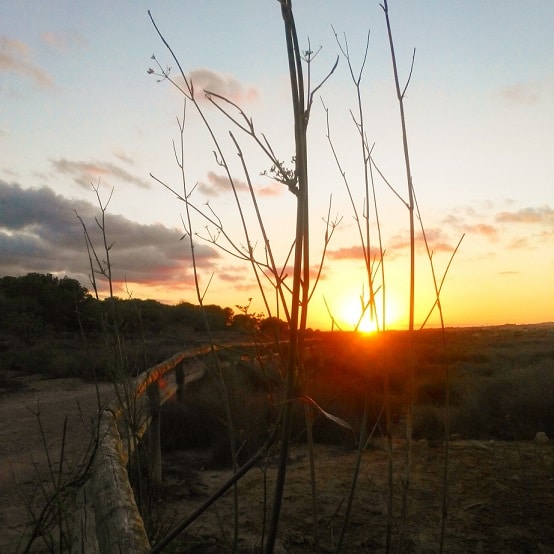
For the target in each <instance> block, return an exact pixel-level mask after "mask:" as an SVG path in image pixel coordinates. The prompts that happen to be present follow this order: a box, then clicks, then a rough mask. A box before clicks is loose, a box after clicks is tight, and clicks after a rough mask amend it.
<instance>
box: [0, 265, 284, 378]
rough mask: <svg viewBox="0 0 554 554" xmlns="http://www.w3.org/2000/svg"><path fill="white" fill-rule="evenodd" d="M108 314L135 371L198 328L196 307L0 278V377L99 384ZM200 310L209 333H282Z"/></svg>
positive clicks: (67, 283) (242, 314)
mask: <svg viewBox="0 0 554 554" xmlns="http://www.w3.org/2000/svg"><path fill="white" fill-rule="evenodd" d="M113 310H115V311H116V312H117V317H118V322H119V332H120V333H121V334H122V336H123V338H124V339H125V342H126V348H127V350H128V352H129V356H130V357H132V358H133V364H132V365H133V366H134V367H133V368H132V369H133V370H134V371H136V372H138V371H142V370H144V369H146V368H147V367H149V365H152V364H154V363H157V362H159V361H162V360H163V359H164V358H165V357H168V356H169V355H172V354H174V353H175V352H176V351H177V350H179V349H180V348H182V347H183V346H184V345H185V344H188V345H190V342H191V341H194V340H196V339H197V338H198V337H197V333H201V332H203V331H204V329H205V327H204V325H205V323H204V316H203V314H202V312H201V310H200V308H199V307H198V306H197V305H194V304H191V303H189V302H181V303H179V304H177V305H174V306H170V305H166V304H162V303H161V302H158V301H156V300H139V299H135V298H128V299H121V298H113V299H109V298H107V299H104V300H98V299H96V298H95V297H94V296H93V295H92V294H90V293H89V291H88V290H87V289H86V288H85V287H83V286H82V285H81V284H80V283H79V282H78V281H77V280H75V279H70V278H69V277H63V278H58V277H56V276H54V275H51V274H41V273H28V274H27V275H24V276H22V277H10V276H6V277H2V278H0V349H1V351H2V356H1V357H0V374H2V373H3V370H16V371H25V372H37V373H43V374H45V375H50V376H53V377H62V376H78V377H83V378H87V379H93V378H104V377H105V376H106V375H105V372H106V368H107V367H108V365H109V361H108V360H107V357H106V356H107V352H106V345H105V341H106V336H107V335H109V333H106V332H105V331H106V329H105V325H106V317H105V314H107V313H112V312H113ZM204 310H205V317H206V319H207V322H208V324H209V326H210V329H211V330H212V332H215V333H225V334H229V335H231V334H235V335H236V334H237V333H238V334H241V335H244V334H247V335H250V334H251V333H265V334H267V335H268V336H272V335H273V336H274V335H275V333H277V334H278V335H279V336H282V337H285V336H286V333H287V332H288V329H287V324H286V323H285V322H283V321H280V320H278V319H276V318H264V317H263V315H261V314H250V313H248V310H247V309H246V308H245V307H243V308H240V307H239V309H238V313H235V312H234V310H233V309H232V308H229V307H224V308H222V307H220V306H216V305H206V306H204ZM1 379H3V380H4V381H5V380H6V377H5V375H4V376H3V377H0V380H1ZM1 384H2V383H1V381H0V385H1Z"/></svg>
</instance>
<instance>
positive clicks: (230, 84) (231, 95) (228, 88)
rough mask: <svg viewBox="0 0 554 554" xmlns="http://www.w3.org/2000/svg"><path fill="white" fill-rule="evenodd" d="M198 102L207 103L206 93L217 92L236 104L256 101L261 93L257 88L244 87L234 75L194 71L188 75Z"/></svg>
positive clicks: (208, 70)
mask: <svg viewBox="0 0 554 554" xmlns="http://www.w3.org/2000/svg"><path fill="white" fill-rule="evenodd" d="M188 78H189V80H190V82H191V83H192V86H193V88H194V95H195V98H196V99H197V100H198V102H206V101H207V100H206V98H205V94H206V91H209V92H215V93H216V94H219V95H221V96H224V97H225V98H228V99H229V100H231V101H233V102H235V103H236V104H244V103H251V102H254V101H256V100H257V99H258V98H259V96H260V93H259V91H258V89H256V88H255V87H247V86H244V85H243V84H242V83H241V82H240V81H239V80H238V79H237V78H236V77H234V76H233V75H227V74H225V73H219V72H216V71H212V70H210V69H194V70H193V71H191V72H190V74H189V75H188Z"/></svg>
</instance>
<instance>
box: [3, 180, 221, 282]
mask: <svg viewBox="0 0 554 554" xmlns="http://www.w3.org/2000/svg"><path fill="white" fill-rule="evenodd" d="M76 213H78V214H79V215H80V216H81V217H82V219H83V221H84V222H85V223H86V224H87V228H88V231H89V233H90V235H91V238H92V240H93V242H94V243H95V244H96V245H100V244H101V238H102V237H101V235H100V231H99V229H98V226H97V225H96V224H95V221H94V218H95V217H97V215H98V207H97V206H94V205H93V204H92V203H89V202H85V201H78V200H69V199H67V198H64V197H62V196H60V195H57V194H56V193H55V192H54V191H53V190H51V189H50V188H47V187H43V188H40V189H24V188H22V187H21V186H20V185H17V184H11V185H10V184H8V183H6V182H4V181H2V180H0V257H1V259H2V271H3V274H5V275H23V274H25V273H28V272H31V271H37V272H42V273H43V272H50V273H54V274H60V273H61V274H67V275H70V276H72V277H74V278H77V279H79V281H81V282H82V283H83V284H85V286H86V284H87V279H88V274H89V267H88V258H87V253H86V248H85V242H84V237H83V229H82V226H81V224H80V222H79V220H78V219H77V216H76ZM106 227H107V233H108V239H109V240H110V242H113V248H112V251H111V255H112V260H113V271H114V276H115V281H116V282H119V283H123V282H124V281H127V282H131V283H141V284H148V285H157V284H158V285H159V284H162V283H165V285H166V286H169V287H171V286H172V285H173V284H175V286H176V287H180V286H181V285H183V284H186V283H188V284H192V283H193V274H192V262H191V255H190V245H189V243H188V242H187V241H181V240H180V239H181V237H182V232H181V231H180V230H178V229H170V228H167V227H164V226H163V225H159V224H157V225H143V224H140V223H137V222H134V221H131V220H129V219H127V218H125V217H123V216H121V215H113V214H110V213H108V214H107V216H106ZM195 255H196V263H197V264H198V266H199V267H200V268H203V269H209V270H212V269H213V267H214V263H215V261H216V260H217V259H218V258H219V254H218V253H217V252H216V251H215V250H214V249H212V248H211V247H210V246H208V245H201V244H200V245H197V246H196V247H195Z"/></svg>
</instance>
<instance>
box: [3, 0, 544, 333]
mask: <svg viewBox="0 0 554 554" xmlns="http://www.w3.org/2000/svg"><path fill="white" fill-rule="evenodd" d="M293 8H294V10H295V17H296V25H297V29H298V34H299V40H300V43H301V46H302V48H303V49H307V48H308V45H310V46H311V49H312V50H313V51H318V54H317V56H316V58H315V60H314V61H313V63H312V66H311V76H312V88H313V87H314V86H316V85H317V84H318V83H319V81H320V80H321V79H322V78H323V77H324V76H325V75H326V74H327V73H328V72H329V70H330V69H331V67H332V65H333V63H334V60H335V58H336V56H337V55H340V51H339V48H338V45H337V42H336V40H335V35H334V32H333V28H334V29H335V31H336V32H337V33H338V35H339V37H340V39H341V40H343V39H344V36H346V37H347V40H348V46H349V51H350V54H351V59H352V62H353V65H354V69H355V71H358V70H359V66H360V62H361V60H362V57H363V52H364V48H365V41H366V36H367V34H368V32H370V43H369V51H368V58H367V63H366V67H365V71H364V73H363V77H362V81H361V93H362V98H363V108H364V114H365V120H364V123H365V129H366V134H367V139H368V142H369V143H370V144H371V145H373V144H374V149H373V155H374V159H375V162H376V164H377V165H378V167H379V169H380V170H381V171H382V173H383V175H384V176H385V177H386V179H387V180H388V182H389V183H390V184H391V185H392V186H393V187H394V188H395V190H396V191H397V193H398V195H399V196H400V197H401V198H402V199H406V198H407V184H406V176H405V169H404V160H403V154H402V142H401V132H400V122H399V115H398V104H397V102H396V97H395V90H394V82H393V74H392V67H391V61H390V56H389V51H388V43H387V37H386V26H385V19H384V15H383V11H382V9H381V8H380V7H379V3H378V1H377V0H375V1H373V0H371V1H370V0H363V1H362V0H345V1H343V2H340V3H339V2H332V1H329V0H296V2H293ZM148 9H150V10H151V11H152V14H153V16H154V18H155V20H156V22H157V24H158V26H159V27H160V29H161V31H162V32H163V33H164V35H165V37H166V39H167V40H168V42H169V43H170V44H171V46H172V48H173V49H174V51H175V53H176V54H177V56H178V57H179V60H180V63H181V65H182V67H183V69H184V71H185V72H186V73H187V75H188V76H189V77H190V78H191V79H192V82H193V83H194V86H195V90H196V92H197V97H198V98H200V105H201V107H202V109H203V110H204V114H205V115H206V117H207V118H208V120H209V121H210V124H211V125H213V129H214V130H215V132H216V134H217V135H218V136H219V137H220V140H221V145H222V148H223V150H224V153H225V156H226V159H227V160H228V163H229V165H230V168H231V172H232V175H233V177H234V178H235V179H236V182H237V183H238V185H239V187H238V188H239V189H240V190H239V195H240V198H241V200H242V202H243V206H244V207H245V210H246V214H247V215H246V217H247V221H248V223H249V226H250V231H251V242H252V244H253V245H255V248H256V250H255V253H256V255H258V257H259V258H260V259H264V248H263V241H262V237H261V233H260V231H259V229H258V228H257V227H256V226H255V225H254V220H253V218H252V207H251V204H250V203H249V195H248V193H247V192H246V191H244V190H242V189H244V188H246V187H245V182H246V177H245V174H244V172H243V170H242V168H241V166H240V163H239V159H238V157H237V155H236V149H235V148H234V147H233V144H232V142H231V140H230V137H229V134H228V131H230V130H232V131H233V132H234V134H235V135H236V137H237V139H238V141H239V143H240V145H241V148H242V149H243V151H244V155H245V160H246V162H247V164H248V167H249V171H250V177H251V179H252V182H253V186H254V188H255V190H256V194H257V198H258V200H259V205H260V210H261V212H262V215H263V217H264V219H265V221H266V224H267V230H268V234H269V240H270V244H271V246H272V248H273V250H274V253H275V256H276V260H277V264H278V265H280V266H285V265H289V263H287V261H286V256H287V253H288V251H289V249H290V247H291V243H292V240H293V237H294V231H295V228H294V216H295V197H294V196H293V195H292V194H291V193H290V192H289V191H288V189H287V188H286V187H285V186H284V185H282V184H279V183H277V182H275V181H274V180H272V179H271V178H270V177H267V176H262V175H261V173H262V172H263V171H264V170H269V169H270V163H269V162H268V160H267V159H266V158H264V157H263V156H261V155H260V153H259V150H257V149H256V148H255V146H254V144H253V142H252V140H250V139H249V138H248V137H247V136H245V135H244V134H243V133H241V132H240V130H238V129H237V128H236V127H234V126H233V124H232V123H231V122H230V121H229V120H227V119H225V118H224V117H223V116H222V115H221V114H220V113H219V112H218V111H217V110H216V109H215V108H214V107H213V106H210V105H209V103H208V102H207V101H206V100H204V99H203V95H202V94H201V93H200V92H199V91H201V90H202V89H203V88H207V89H211V90H214V91H215V92H218V93H220V94H224V95H227V96H228V97H229V98H231V99H232V100H233V101H234V102H236V103H237V104H239V105H240V106H241V107H242V109H243V110H244V112H245V113H246V114H247V115H248V116H249V117H252V119H253V121H254V123H255V126H256V129H257V130H258V131H259V132H260V133H263V134H264V135H265V136H266V137H267V138H268V140H269V141H270V143H271V145H272V148H273V149H274V151H275V152H276V153H277V156H278V157H279V158H280V159H281V160H283V161H285V162H287V163H288V162H290V159H291V156H292V155H293V152H294V145H293V140H292V136H293V135H292V111H291V107H290V102H289V100H290V89H289V81H288V72H287V67H288V66H287V59H286V49H285V44H284V33H283V22H282V19H281V13H280V7H279V4H278V2H277V1H276V0H237V1H233V2H231V1H230V0H217V1H216V0H205V1H202V2H198V1H192V0H184V1H183V0H179V1H176V0H175V1H164V2H159V1H158V2H143V1H141V0H137V1H133V2H130V1H127V2H125V1H120V2H114V1H106V0H99V1H95V2H84V1H80V0H78V1H75V0H73V1H71V2H69V1H67V0H60V1H56V2H51V1H43V2H34V1H29V0H4V1H3V2H2V8H1V10H0V14H1V15H0V106H1V107H0V153H1V154H0V274H1V275H2V276H3V275H15V276H17V275H24V274H26V273H28V272H31V271H36V272H40V273H53V274H55V275H57V276H60V277H62V276H64V275H68V276H70V277H72V278H76V279H78V280H79V281H80V282H81V283H82V284H83V285H84V286H86V287H88V288H90V281H89V276H88V275H89V273H90V271H89V267H88V257H87V253H86V248H85V245H84V239H83V233H82V228H81V225H80V223H79V221H78V219H77V217H76V212H77V213H78V214H79V215H80V216H81V217H82V218H83V220H84V221H85V223H86V224H87V226H88V228H89V230H90V231H91V233H92V235H93V237H94V240H96V241H98V240H99V238H100V237H99V236H98V233H97V229H96V226H95V223H94V218H95V216H97V215H98V213H99V208H98V204H97V202H96V197H95V194H94V192H93V190H92V188H91V183H93V184H99V186H100V195H101V198H102V199H103V201H107V199H108V197H109V195H110V191H111V190H112V188H113V196H112V198H111V202H110V204H109V207H108V210H107V216H108V217H107V234H108V238H109V239H110V241H111V242H113V243H114V244H113V248H112V250H111V256H112V261H113V264H114V268H113V271H114V278H115V280H116V285H117V294H118V296H121V297H127V295H128V294H132V295H133V296H134V297H140V298H153V299H156V300H160V301H163V302H168V303H176V302H180V301H188V302H193V303H196V296H195V288H194V281H193V274H192V267H191V257H190V248H189V247H188V246H187V243H186V241H184V240H183V241H182V240H181V238H182V236H183V234H184V229H183V224H182V217H184V215H185V206H184V204H183V203H182V202H180V201H179V200H178V199H176V197H175V196H174V195H173V194H171V193H170V192H169V191H168V190H167V189H165V188H164V187H162V186H161V185H160V184H159V183H158V182H157V181H156V180H154V179H153V178H152V177H151V176H150V174H151V173H152V174H153V175H155V176H156V177H157V178H158V179H160V180H162V181H164V182H165V183H166V184H168V185H169V186H171V187H173V188H174V189H176V190H178V191H179V192H182V190H183V185H182V182H181V181H180V172H179V168H178V167H177V165H176V162H175V156H174V153H173V145H172V141H175V142H176V143H178V141H179V129H178V126H177V120H176V118H177V117H182V113H183V98H182V96H181V95H180V94H179V93H178V92H177V91H176V90H175V89H174V88H173V87H172V86H171V85H170V83H169V82H167V81H164V82H157V81H158V78H157V77H156V76H155V75H153V74H149V73H148V70H149V68H152V69H154V70H155V71H158V68H157V65H156V60H158V61H159V63H160V64H161V65H162V66H163V67H166V66H171V68H172V71H171V74H172V75H174V76H177V72H176V71H175V70H176V68H175V63H174V62H173V60H172V59H171V58H170V55H169V52H168V51H167V50H166V49H165V47H164V45H163V44H162V42H161V41H160V39H159V37H158V36H157V34H156V32H155V29H154V28H153V26H152V24H151V22H150V20H149V18H148V14H147V10H148ZM389 9H390V15H391V19H392V29H393V33H394V36H395V41H396V53H397V57H398V64H399V71H400V75H401V79H402V81H403V82H405V81H406V79H407V77H408V74H409V70H410V64H411V60H412V53H413V49H414V48H415V49H416V55H415V65H414V70H413V75H412V78H411V81H410V84H409V87H408V89H407V92H406V96H405V109H406V118H407V126H408V138H409V148H410V156H411V162H412V175H413V181H414V186H415V191H416V195H417V200H418V203H419V207H420V210H421V215H422V221H423V225H424V227H425V229H426V234H427V238H428V241H429V245H430V248H431V249H432V251H433V260H434V264H435V269H436V272H437V275H438V278H439V279H440V278H441V276H442V274H443V272H444V269H445V267H446V264H447V263H448V261H449V259H450V256H451V254H452V251H453V250H454V248H455V247H456V244H457V243H458V241H459V240H460V238H461V237H462V235H463V234H465V237H464V239H463V241H462V243H461V246H460V250H459V251H458V253H457V255H456V256H455V257H454V260H453V262H452V266H451V268H450V271H449V273H448V275H447V278H446V280H445V283H444V287H443V294H442V303H443V308H444V316H445V323H446V325H448V326H462V325H495V324H504V323H538V322H545V321H553V320H554V277H553V275H554V194H553V193H554V164H553V163H552V156H553V152H554V132H553V124H554V33H553V32H552V29H554V3H553V2H552V0H536V1H535V2H533V3H532V4H529V3H525V2H515V1H506V0H489V1H487V2H482V1H478V0H466V1H464V2H460V1H456V2H454V1H452V2H439V1H431V0H410V1H403V2H400V1H395V0H391V1H390V3H389ZM308 41H309V42H308ZM320 47H321V49H320ZM152 55H155V57H156V60H153V59H152ZM323 104H324V105H325V106H326V108H327V109H328V113H329V122H330V132H331V138H332V140H333V145H334V147H335V149H336V151H337V154H338V157H339V160H340V163H341V166H342V169H343V170H344V171H345V172H346V177H347V179H348V182H349V184H350V187H351V190H352V195H353V198H354V201H355V203H356V206H357V209H358V210H359V212H360V213H362V212H363V209H364V208H363V204H364V202H363V179H362V177H363V171H362V169H363V168H362V164H361V162H360V147H359V139H358V136H357V130H356V127H355V124H354V123H353V120H352V117H351V115H350V110H353V111H354V112H356V113H357V106H356V92H355V88H354V86H353V84H352V80H351V77H350V74H349V71H348V65H347V63H346V60H345V58H344V57H343V56H341V57H340V61H339V65H338V68H337V70H336V71H335V73H334V74H333V75H332V76H331V78H330V79H329V80H328V81H327V82H326V83H325V85H324V86H323V87H322V88H321V89H319V90H318V91H317V94H316V96H315V98H314V104H313V107H312V110H311V116H310V124H309V140H310V145H309V171H310V176H309V178H310V191H311V206H310V219H311V225H312V227H311V233H312V238H311V252H312V263H311V265H312V268H313V273H314V274H315V273H316V272H317V268H318V263H319V260H320V258H321V252H322V246H323V242H324V237H325V223H324V220H325V219H326V218H327V212H328V207H329V202H330V197H331V196H332V205H331V218H332V219H333V220H336V221H339V220H340V224H339V225H338V226H337V228H336V230H335V232H334V234H333V236H332V239H331V241H330V243H329V245H328V250H327V255H326V258H325V261H324V266H323V270H322V277H321V280H320V282H319V284H318V286H317V289H316V290H315V292H314V294H313V298H312V304H311V306H310V314H311V315H310V322H309V323H310V325H311V326H313V327H318V328H320V329H329V328H330V327H331V320H330V317H329V315H328V313H327V309H326V307H325V303H327V306H328V307H329V310H330V311H331V313H332V314H333V317H335V319H336V320H337V322H338V323H339V324H340V325H341V326H342V327H343V328H345V329H347V328H349V325H350V324H351V323H352V320H353V319H354V317H355V314H354V312H355V311H356V310H357V308H358V304H359V296H360V294H362V291H364V292H365V293H366V294H367V283H366V281H367V278H366V277H365V276H364V264H363V261H362V259H361V257H360V242H359V239H358V234H357V231H356V225H355V221H354V215H353V211H352V207H351V204H350V201H349V199H348V194H347V191H346V189H345V185H344V181H343V179H342V178H341V174H340V172H339V169H338V168H337V164H336V162H335V160H334V157H333V154H332V152H331V149H330V146H329V142H328V140H327V137H326V132H327V131H326V116H325V110H324V108H323ZM184 137H185V139H184V140H185V160H184V169H185V174H186V180H187V186H188V190H189V192H190V191H191V190H192V189H193V187H194V186H195V185H196V187H195V188H194V190H192V194H191V197H190V198H191V202H192V203H193V204H194V205H195V206H197V207H198V208H200V209H201V210H203V211H204V212H205V213H207V211H208V210H212V211H213V214H215V216H217V218H219V220H220V221H221V222H222V224H223V227H224V229H225V232H226V233H227V234H228V235H229V236H230V237H231V239H232V240H233V241H234V243H235V244H236V245H237V246H239V247H240V248H242V247H244V246H245V245H246V239H245V237H244V233H243V231H242V227H241V225H240V220H239V217H238V212H237V208H236V204H235V201H234V198H233V195H232V193H231V190H230V187H229V183H228V181H227V178H226V177H225V172H224V170H223V168H222V167H221V165H219V164H218V163H217V160H216V159H215V158H214V155H213V150H214V145H213V143H212V142H211V140H210V137H209V135H208V133H207V131H206V129H205V127H203V126H202V124H201V122H200V119H199V117H198V115H197V114H196V112H195V111H194V109H193V107H192V106H191V105H189V106H188V107H187V116H186V125H185V133H184ZM375 187H376V197H377V202H378V210H379V218H380V221H381V231H382V237H383V247H384V249H385V251H386V253H385V272H386V307H387V326H389V327H392V328H401V327H402V326H403V325H405V323H406V313H407V298H408V285H409V281H408V261H409V258H408V254H409V250H408V244H409V240H408V239H409V235H408V213H407V209H406V208H405V206H404V205H403V204H402V201H401V200H400V199H399V198H398V197H397V196H396V195H395V194H393V193H392V192H391V190H390V189H389V188H388V187H387V185H385V183H384V181H383V179H382V178H381V177H379V176H378V175H377V174H375ZM215 216H214V217H215ZM370 220H371V228H372V232H373V236H372V244H373V245H374V246H376V245H377V235H376V226H375V215H374V212H373V209H372V210H371V214H370ZM193 223H194V231H195V232H196V233H198V235H200V236H199V237H195V240H196V241H197V243H196V250H195V251H196V253H197V256H198V266H199V271H200V275H201V288H202V290H203V291H205V298H204V301H205V302H206V303H209V304H219V305H222V306H230V307H231V308H233V309H235V310H236V305H245V304H247V303H248V301H249V300H248V299H249V298H252V299H253V300H252V306H251V308H252V310H254V311H263V312H265V311H266V310H265V308H263V306H262V304H261V301H260V295H259V293H258V291H257V286H256V283H255V280H254V277H253V274H252V270H251V268H250V267H249V265H248V264H247V263H245V262H243V261H240V260H237V259H235V258H232V257H230V256H229V255H227V254H226V253H225V251H224V250H222V248H221V247H222V246H225V243H224V242H222V237H219V239H218V244H210V243H209V242H207V241H206V240H202V237H204V238H205V237H209V236H213V233H214V229H213V227H210V226H208V228H206V225H207V224H206V221H205V220H203V219H202V218H201V217H199V216H196V217H195V218H194V222H193ZM418 225H419V223H418ZM418 230H419V227H418ZM97 244H99V243H97ZM417 253H418V261H417V269H416V271H417V273H416V291H417V295H416V296H417V301H416V322H421V321H422V320H423V319H424V318H425V317H426V315H427V312H428V310H429V308H430V307H431V305H432V303H433V300H434V293H433V284H432V278H431V272H430V269H429V267H430V266H429V261H428V259H427V257H426V253H425V249H424V247H423V243H422V241H421V240H418V243H417ZM286 273H287V274H288V275H289V277H288V280H287V281H286V282H290V281H291V279H292V275H291V273H290V271H287V272H286ZM210 279H211V280H210ZM125 282H126V283H127V284H126V285H125ZM380 294H381V292H379V295H380ZM266 315H267V314H266ZM437 321H438V320H437V317H433V318H432V319H431V320H430V324H432V325H436V324H437Z"/></svg>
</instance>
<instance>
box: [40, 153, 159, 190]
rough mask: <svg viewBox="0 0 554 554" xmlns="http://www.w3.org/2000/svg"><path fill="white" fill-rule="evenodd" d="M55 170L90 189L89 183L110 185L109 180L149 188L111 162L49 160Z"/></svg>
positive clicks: (144, 181) (147, 184)
mask: <svg viewBox="0 0 554 554" xmlns="http://www.w3.org/2000/svg"><path fill="white" fill-rule="evenodd" d="M50 161H51V163H52V165H53V166H54V167H55V168H56V170H57V171H58V172H60V173H62V174H64V175H69V176H70V177H73V180H74V181H75V182H76V183H77V184H78V185H80V186H82V187H85V188H86V189H90V185H91V183H95V184H96V183H97V182H98V179H101V180H102V182H105V183H107V184H111V180H117V181H124V182H126V183H130V184H133V185H136V186H138V187H140V188H150V186H151V185H150V183H149V182H148V181H147V180H145V179H142V178H141V177H137V176H136V175H132V174H131V173H129V172H128V171H127V170H126V169H123V168H122V167H119V166H117V165H115V164H113V163H111V162H102V161H94V160H93V161H88V162H86V161H72V160H66V159H65V158H59V159H57V160H50Z"/></svg>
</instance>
